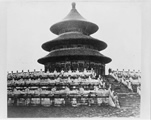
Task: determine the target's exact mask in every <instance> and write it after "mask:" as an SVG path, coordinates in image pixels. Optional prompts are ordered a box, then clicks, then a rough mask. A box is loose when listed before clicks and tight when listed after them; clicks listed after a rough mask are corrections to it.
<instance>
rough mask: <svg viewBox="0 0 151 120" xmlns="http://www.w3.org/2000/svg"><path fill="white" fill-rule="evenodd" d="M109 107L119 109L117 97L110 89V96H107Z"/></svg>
mask: <svg viewBox="0 0 151 120" xmlns="http://www.w3.org/2000/svg"><path fill="white" fill-rule="evenodd" d="M109 105H110V106H112V107H117V108H120V105H119V101H118V96H117V94H116V93H115V92H114V90H112V89H111V90H110V94H109Z"/></svg>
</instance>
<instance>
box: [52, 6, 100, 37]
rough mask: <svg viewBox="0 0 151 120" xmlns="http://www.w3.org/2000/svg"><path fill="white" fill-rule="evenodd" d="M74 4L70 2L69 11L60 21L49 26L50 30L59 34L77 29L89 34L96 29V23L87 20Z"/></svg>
mask: <svg viewBox="0 0 151 120" xmlns="http://www.w3.org/2000/svg"><path fill="white" fill-rule="evenodd" d="M75 5H76V4H75V3H72V9H71V11H70V12H69V14H68V15H67V16H66V17H65V18H64V19H63V20H62V21H61V22H58V23H56V24H54V25H52V26H51V27H50V30H51V32H53V33H54V34H57V35H59V34H62V33H65V32H72V31H78V32H82V33H83V34H86V35H90V34H93V33H95V32H96V31H97V30H98V26H97V25H96V24H94V23H92V22H88V21H87V20H86V19H85V18H83V17H82V16H81V15H80V14H79V12H78V11H77V10H76V8H75Z"/></svg>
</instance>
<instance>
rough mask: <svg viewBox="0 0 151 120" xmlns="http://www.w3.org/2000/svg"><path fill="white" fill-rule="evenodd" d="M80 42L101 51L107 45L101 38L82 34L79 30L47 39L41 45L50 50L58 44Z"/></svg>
mask: <svg viewBox="0 0 151 120" xmlns="http://www.w3.org/2000/svg"><path fill="white" fill-rule="evenodd" d="M71 44H82V45H91V46H94V47H95V48H96V49H97V50H99V51H101V50H103V49H105V48H106V47H107V44H106V43H105V42H103V41H101V40H98V39H95V38H93V37H91V36H87V35H84V34H82V33H80V32H67V33H64V34H61V35H60V36H59V37H57V38H55V39H53V40H51V41H48V42H46V43H44V44H43V45H42V48H43V49H44V50H46V51H50V50H51V49H52V48H53V47H55V46H58V45H71Z"/></svg>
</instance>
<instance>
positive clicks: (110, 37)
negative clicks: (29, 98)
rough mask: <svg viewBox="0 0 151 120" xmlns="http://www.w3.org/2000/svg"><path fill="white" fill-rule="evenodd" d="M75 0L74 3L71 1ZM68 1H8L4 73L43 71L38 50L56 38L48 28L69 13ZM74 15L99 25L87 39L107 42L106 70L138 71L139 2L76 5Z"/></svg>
mask: <svg viewBox="0 0 151 120" xmlns="http://www.w3.org/2000/svg"><path fill="white" fill-rule="evenodd" d="M74 1H76V0H74ZM71 3H72V2H51V1H50V2H46V1H45V2H40V1H39V2H23V1H22V2H12V3H9V4H8V5H7V7H8V8H7V71H9V72H10V71H16V70H18V71H21V70H24V71H27V70H28V69H29V70H30V71H33V70H34V69H36V70H40V69H44V66H43V65H41V64H39V63H38V62H37V60H38V59H39V58H41V57H43V56H45V55H47V54H48V52H46V51H44V50H43V49H42V48H41V45H42V44H43V43H45V42H46V41H49V40H52V39H54V38H56V37H57V35H54V34H53V33H51V32H50V30H49V28H50V26H52V25H53V24H54V23H56V22H59V21H61V20H62V19H63V18H64V17H65V16H66V15H67V14H68V13H69V12H70V10H71ZM76 8H77V10H78V12H79V13H80V14H81V15H82V16H83V17H84V18H85V19H87V20H88V21H91V22H93V23H95V24H97V25H98V26H99V30H98V31H97V32H96V33H95V34H92V35H91V36H92V37H94V38H97V39H100V40H102V41H104V42H106V43H107V45H108V47H107V48H106V49H104V50H103V51H101V53H102V54H104V55H105V56H108V57H110V58H111V59H112V62H110V63H109V64H106V68H107V69H108V68H112V69H120V70H122V69H126V70H127V69H131V70H133V69H135V70H141V33H142V31H141V5H140V3H139V2H76Z"/></svg>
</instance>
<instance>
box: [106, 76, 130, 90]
mask: <svg viewBox="0 0 151 120" xmlns="http://www.w3.org/2000/svg"><path fill="white" fill-rule="evenodd" d="M105 78H106V82H107V83H108V84H111V85H112V88H113V89H114V91H115V92H117V93H130V92H132V91H131V90H129V89H128V88H127V87H126V86H125V85H124V84H122V83H120V82H118V81H117V80H116V79H115V78H114V77H112V76H111V75H105Z"/></svg>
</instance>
